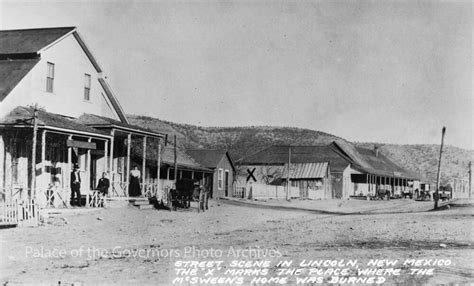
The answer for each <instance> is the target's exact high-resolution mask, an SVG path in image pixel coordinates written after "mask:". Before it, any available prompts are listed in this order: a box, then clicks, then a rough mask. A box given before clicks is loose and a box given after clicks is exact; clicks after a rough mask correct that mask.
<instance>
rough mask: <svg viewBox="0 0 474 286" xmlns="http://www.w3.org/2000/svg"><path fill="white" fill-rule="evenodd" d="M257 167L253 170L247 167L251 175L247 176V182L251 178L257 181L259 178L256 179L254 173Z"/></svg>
mask: <svg viewBox="0 0 474 286" xmlns="http://www.w3.org/2000/svg"><path fill="white" fill-rule="evenodd" d="M255 169H256V168H253V169H252V170H250V169H247V173H249V175H248V176H247V182H248V181H249V180H250V179H253V180H254V182H256V181H257V179H255V176H254V175H253V172H255Z"/></svg>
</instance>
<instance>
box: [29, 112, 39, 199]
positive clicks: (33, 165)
mask: <svg viewBox="0 0 474 286" xmlns="http://www.w3.org/2000/svg"><path fill="white" fill-rule="evenodd" d="M37 117H38V103H35V105H34V107H33V146H32V150H31V194H30V196H31V198H32V199H36V144H37V143H36V137H37V134H38V120H37Z"/></svg>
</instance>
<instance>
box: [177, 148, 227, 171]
mask: <svg viewBox="0 0 474 286" xmlns="http://www.w3.org/2000/svg"><path fill="white" fill-rule="evenodd" d="M186 153H188V154H189V155H190V156H191V157H192V158H193V159H194V160H195V161H197V162H198V163H199V164H201V165H202V166H205V167H207V168H211V169H215V168H216V167H217V166H218V164H219V163H220V162H221V160H222V158H224V157H225V156H226V157H227V158H228V160H229V162H230V164H231V165H232V169H235V168H234V162H233V161H232V158H231V157H230V155H229V152H227V151H226V150H212V149H187V150H186Z"/></svg>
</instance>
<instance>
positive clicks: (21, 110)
mask: <svg viewBox="0 0 474 286" xmlns="http://www.w3.org/2000/svg"><path fill="white" fill-rule="evenodd" d="M33 116H34V110H33V108H31V107H24V106H18V107H16V108H15V109H13V110H12V111H11V112H10V113H8V114H7V115H6V116H4V117H3V118H1V119H0V127H13V128H15V127H16V128H19V127H29V128H33ZM36 122H37V125H38V128H42V129H49V130H53V131H58V132H64V133H70V134H77V135H84V136H91V137H101V138H111V136H110V134H107V133H106V132H103V131H101V130H97V129H95V128H92V127H89V126H87V125H84V124H80V123H78V122H76V120H74V119H73V118H70V117H66V116H63V115H59V114H55V113H51V112H47V111H45V110H41V109H40V110H38V112H37V121H36Z"/></svg>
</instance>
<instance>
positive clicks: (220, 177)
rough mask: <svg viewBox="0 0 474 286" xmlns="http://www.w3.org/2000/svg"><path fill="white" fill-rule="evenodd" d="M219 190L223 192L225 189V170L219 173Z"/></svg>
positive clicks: (220, 170)
mask: <svg viewBox="0 0 474 286" xmlns="http://www.w3.org/2000/svg"><path fill="white" fill-rule="evenodd" d="M217 188H218V189H219V190H222V189H223V188H224V170H222V169H219V171H218V172H217Z"/></svg>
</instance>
